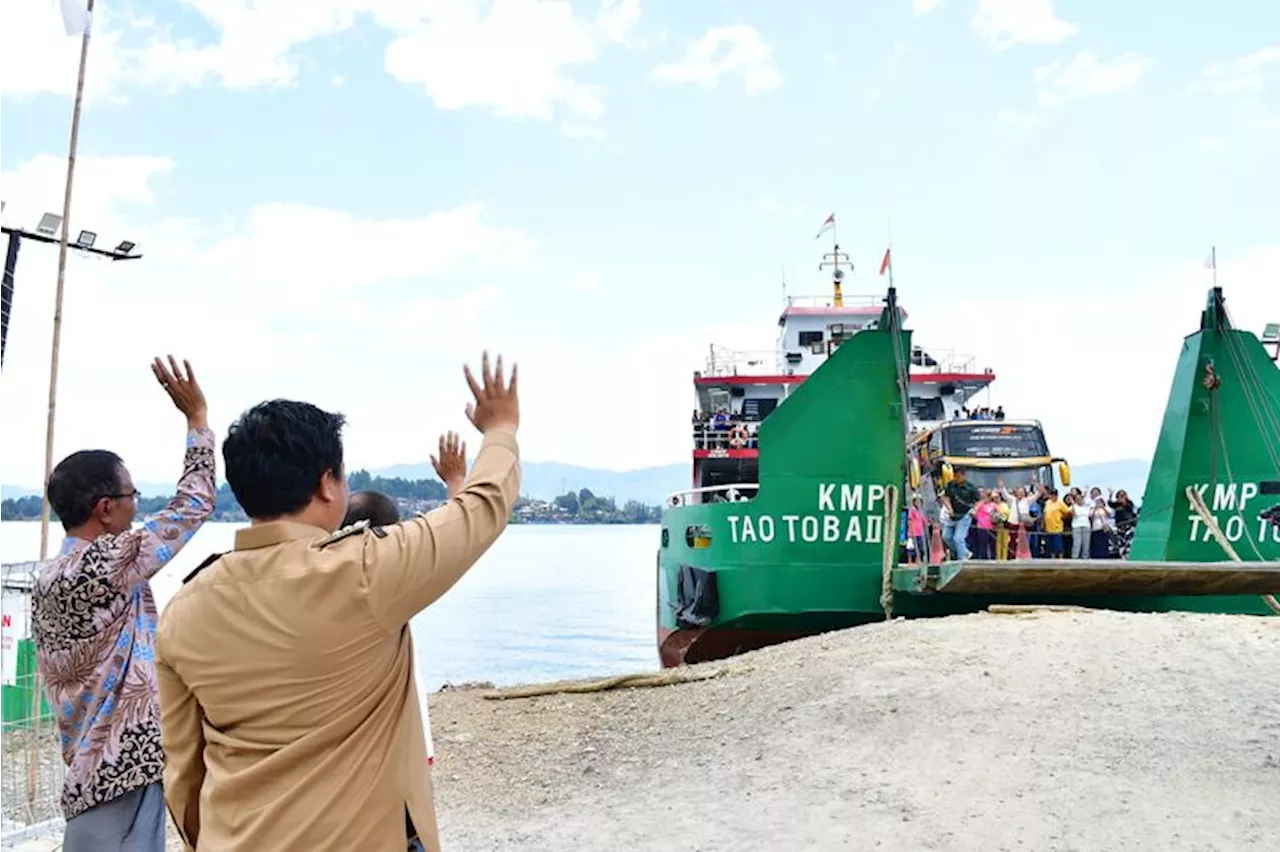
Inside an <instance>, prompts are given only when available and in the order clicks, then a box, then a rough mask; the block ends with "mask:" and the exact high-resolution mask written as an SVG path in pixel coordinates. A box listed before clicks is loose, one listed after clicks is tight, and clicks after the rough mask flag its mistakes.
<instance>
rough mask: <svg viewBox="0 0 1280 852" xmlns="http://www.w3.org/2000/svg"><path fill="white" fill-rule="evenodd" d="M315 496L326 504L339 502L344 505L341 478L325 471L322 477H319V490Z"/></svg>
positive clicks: (344, 497)
mask: <svg viewBox="0 0 1280 852" xmlns="http://www.w3.org/2000/svg"><path fill="white" fill-rule="evenodd" d="M317 496H319V497H320V499H321V500H323V501H324V502H326V503H338V502H341V503H343V504H344V505H345V504H346V499H347V498H346V495H345V494H343V489H342V479H341V477H338V476H335V475H334V473H333V471H331V470H326V471H325V472H324V475H323V476H321V477H320V488H319V489H318V495H317Z"/></svg>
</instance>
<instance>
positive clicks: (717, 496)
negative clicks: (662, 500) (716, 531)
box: [666, 482, 760, 508]
mask: <svg viewBox="0 0 1280 852" xmlns="http://www.w3.org/2000/svg"><path fill="white" fill-rule="evenodd" d="M759 490H760V483H758V482H734V483H732V484H730V485H707V486H703V487H702V488H686V489H685V490H683V491H677V492H675V493H674V494H669V495H667V499H666V505H667V506H669V507H671V508H675V507H677V506H692V505H693V504H694V503H741V502H743V501H744V500H750V499H751V498H752V497H754V496H755V494H756V492H757V491H759ZM748 492H749V493H748ZM707 496H710V497H711V498H712V499H710V500H708V499H706V498H707ZM695 497H698V498H701V499H699V500H695V499H694V498H695Z"/></svg>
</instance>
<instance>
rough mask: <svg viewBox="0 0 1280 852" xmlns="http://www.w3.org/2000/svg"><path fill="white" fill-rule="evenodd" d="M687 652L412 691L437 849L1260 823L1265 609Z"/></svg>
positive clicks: (1074, 844)
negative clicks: (548, 687) (652, 670)
mask: <svg viewBox="0 0 1280 852" xmlns="http://www.w3.org/2000/svg"><path fill="white" fill-rule="evenodd" d="M695 668H696V669H702V670H717V671H720V675H719V676H717V677H714V678H711V679H708V680H703V681H700V682H697V683H687V684H680V685H674V686H662V687H657V688H651V689H620V690H611V691H605V692H595V693H586V694H563V693H562V694H553V695H546V696H539V697H533V698H521V699H512V700H492V699H490V698H488V697H486V696H487V695H488V694H490V693H491V692H492V690H490V689H488V688H485V687H484V686H473V687H469V688H451V689H445V690H443V691H441V692H438V693H435V694H433V695H432V696H431V720H432V729H433V732H434V734H435V742H436V764H435V769H434V771H433V781H434V784H435V789H436V797H437V802H436V804H437V810H438V813H439V818H440V825H441V833H442V841H443V848H444V849H445V850H446V852H489V850H525V849H528V850H545V849H555V850H559V852H598V851H599V850H611V849H626V850H628V852H639V851H640V850H663V852H668V851H669V850H688V852H719V851H720V850H724V852H742V850H762V852H774V850H778V852H781V851H782V850H786V852H791V850H809V849H813V850H828V849H832V850H840V849H850V850H853V849H886V850H912V852H914V850H984V852H985V850H993V851H994V850H1037V852H1038V851H1039V850H1046V852H1051V851H1052V850H1063V852H1065V850H1089V851H1090V852H1095V850H1097V852H1105V851H1106V850H1148V849H1160V850H1233V852H1236V851H1237V850H1253V849H1257V850H1263V849H1269V848H1274V842H1275V838H1276V837H1280V701H1277V696H1280V619H1274V618H1272V619H1267V618H1250V617H1242V616H1205V615H1190V614H1181V613H1175V614H1166V615H1128V614H1120V613H1112V612H1102V611H1097V612H1046V611H1041V612H1034V613H1030V614H998V615H997V614H988V613H983V614H979V615H970V616H958V617H952V618H943V619H933V620H917V621H901V620H899V621H894V622H890V623H884V624H875V625H871V626H869V627H863V628H858V629H854V630H847V631H843V632H839V633H832V634H827V635H824V636H818V637H813V638H811V639H806V640H802V641H799V642H794V643H790V644H787V645H782V646H778V647H775V648H769V649H766V650H763V651H758V652H755V653H752V654H747V655H744V656H742V657H739V658H736V659H735V660H733V661H730V662H728V663H714V664H706V665H704V666H701V667H695ZM174 841H175V842H173V843H171V844H170V848H173V849H180V848H181V847H180V845H178V844H177V843H176V838H174ZM32 848H36V847H32ZM41 848H43V847H41ZM50 848H56V847H50Z"/></svg>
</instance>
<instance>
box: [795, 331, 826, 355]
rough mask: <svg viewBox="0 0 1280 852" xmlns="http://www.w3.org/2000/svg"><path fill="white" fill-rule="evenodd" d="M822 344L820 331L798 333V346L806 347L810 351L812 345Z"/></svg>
mask: <svg viewBox="0 0 1280 852" xmlns="http://www.w3.org/2000/svg"><path fill="white" fill-rule="evenodd" d="M821 342H822V332H820V331H802V332H800V345H801V346H808V347H810V348H811V349H812V347H813V344H815V343H821ZM819 351H821V350H819Z"/></svg>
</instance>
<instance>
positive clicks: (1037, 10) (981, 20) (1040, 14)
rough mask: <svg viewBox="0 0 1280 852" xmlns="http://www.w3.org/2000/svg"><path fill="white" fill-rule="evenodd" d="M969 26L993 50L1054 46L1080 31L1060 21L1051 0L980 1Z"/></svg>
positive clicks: (1073, 25)
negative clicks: (1028, 46) (1042, 45)
mask: <svg viewBox="0 0 1280 852" xmlns="http://www.w3.org/2000/svg"><path fill="white" fill-rule="evenodd" d="M970 26H972V27H973V30H974V32H976V33H978V35H980V36H982V37H983V38H984V39H986V41H987V44H988V45H990V46H991V48H992V49H993V50H1005V49H1006V48H1009V47H1013V46H1014V45H1017V44H1057V43H1058V42H1061V41H1063V40H1065V39H1068V38H1070V37H1071V36H1073V35H1075V34H1076V33H1077V32H1079V28H1078V27H1077V26H1076V25H1075V24H1071V23H1068V22H1066V21H1064V20H1062V19H1061V18H1059V17H1058V16H1057V15H1056V14H1054V11H1053V0H979V2H978V13H977V14H976V15H975V16H974V18H973V21H972V22H971V24H970Z"/></svg>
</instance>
